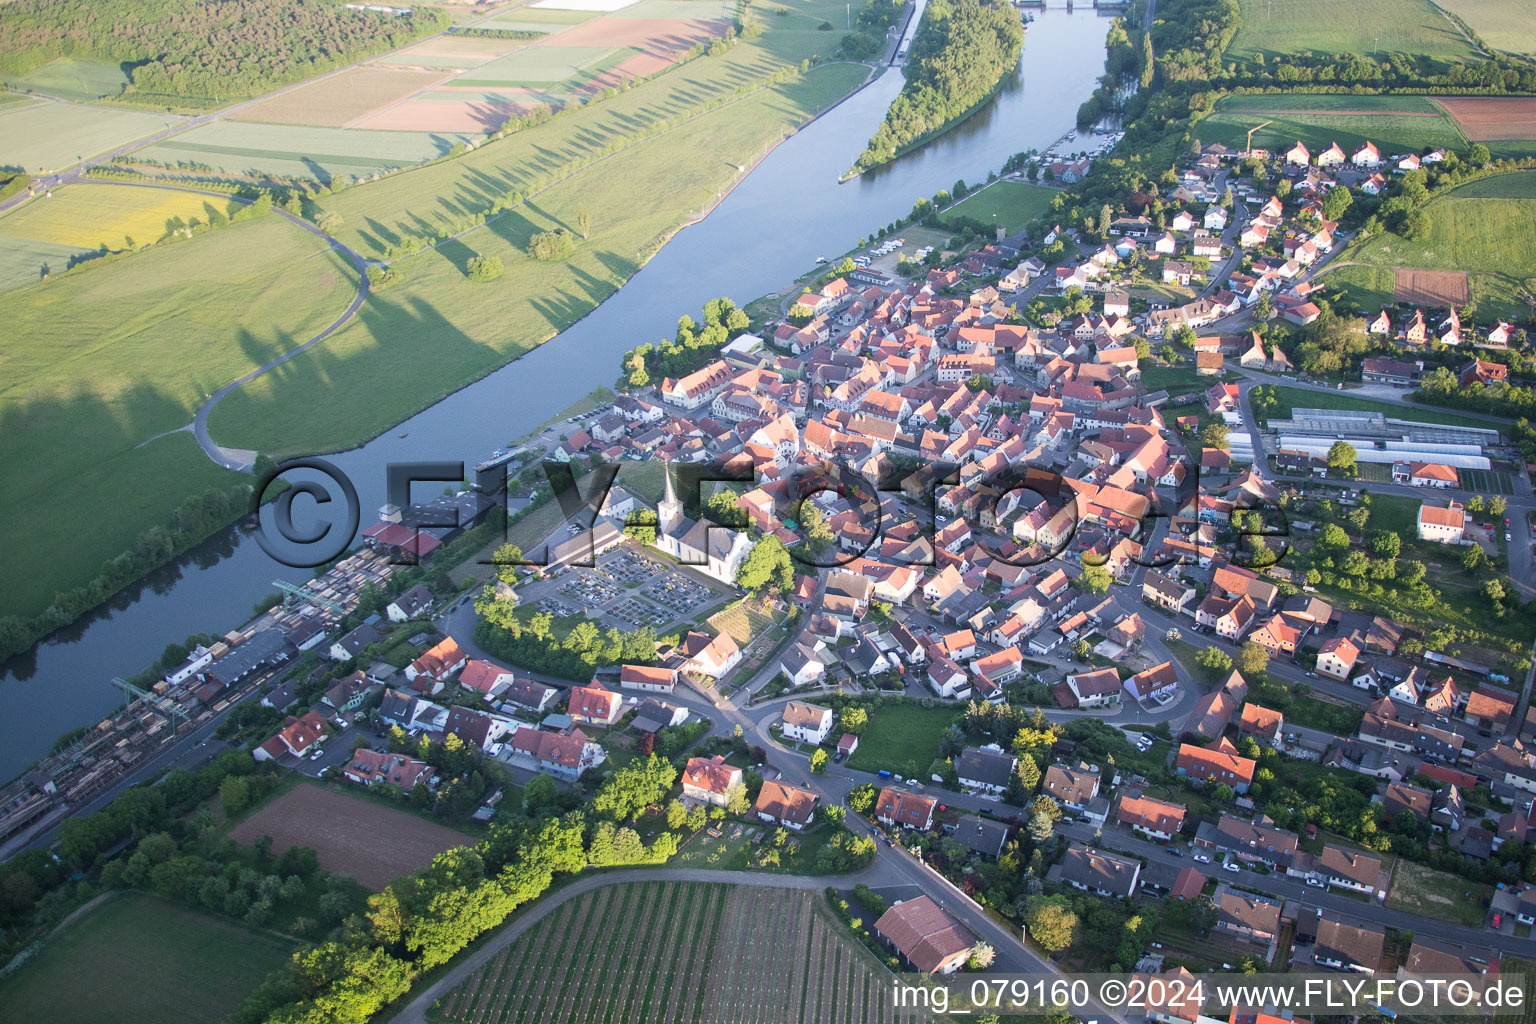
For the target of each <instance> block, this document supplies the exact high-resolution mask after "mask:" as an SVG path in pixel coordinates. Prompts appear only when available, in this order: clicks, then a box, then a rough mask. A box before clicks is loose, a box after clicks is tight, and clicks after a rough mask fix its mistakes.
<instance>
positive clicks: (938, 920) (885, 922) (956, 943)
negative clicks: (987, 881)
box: [875, 896, 976, 974]
mask: <svg viewBox="0 0 1536 1024" xmlns="http://www.w3.org/2000/svg"><path fill="white" fill-rule="evenodd" d="M875 934H876V935H878V936H879V937H880V939H881V940H882V941H883V942H885V943H886V944H887V945H889V946H890V947H891V948H892V949H894V950H895V951H896V952H897V953H898V954H899V955H900V956H901V959H902V960H903V961H905V962H906V963H907V964H908V965H910V966H911V967H912V968H913V969H914V970H917V971H921V972H922V973H923V974H953V973H954V972H955V971H958V970H959V969H960V968H961V967H962V966H964V965H965V962H966V960H967V959H969V958H970V955H971V950H972V949H973V948H974V947H975V945H976V939H975V937H974V936H973V935H971V933H970V932H968V931H967V930H966V929H965V927H964V926H963V925H961V924H960V922H958V921H956V920H955V919H954V918H953V917H951V916H949V914H948V913H947V912H946V911H945V910H944V908H942V907H940V906H939V905H938V904H937V903H935V902H934V900H933V898H932V897H930V896H919V897H917V898H916V899H911V900H902V901H901V902H899V903H897V904H896V905H895V906H893V907H891V908H890V909H889V910H887V911H886V912H885V913H884V914H881V915H880V918H879V919H878V920H877V921H875Z"/></svg>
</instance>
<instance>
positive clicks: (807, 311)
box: [785, 302, 816, 327]
mask: <svg viewBox="0 0 1536 1024" xmlns="http://www.w3.org/2000/svg"><path fill="white" fill-rule="evenodd" d="M785 319H787V320H788V321H789V322H790V323H791V324H793V325H794V326H796V327H804V326H805V325H806V324H808V323H810V322H811V321H812V320H814V319H816V311H815V310H814V309H812V308H811V307H810V306H806V305H802V304H801V303H799V302H797V303H795V304H794V305H793V306H790V307H789V312H788V313H786V314H785Z"/></svg>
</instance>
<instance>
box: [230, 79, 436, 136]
mask: <svg viewBox="0 0 1536 1024" xmlns="http://www.w3.org/2000/svg"><path fill="white" fill-rule="evenodd" d="M447 79H448V76H447V75H445V74H442V73H440V72H436V71H414V70H411V69H408V68H390V67H357V68H348V69H347V70H345V71H342V72H340V73H339V74H335V75H328V76H326V77H324V78H319V79H316V80H315V81H313V82H310V83H308V84H306V85H301V86H299V87H297V88H295V89H289V90H287V91H286V92H282V93H279V94H278V95H276V96H272V97H270V98H268V99H264V100H260V101H258V102H256V103H253V104H251V105H249V106H246V107H242V108H240V110H239V111H238V112H237V113H236V114H234V115H232V116H233V117H234V118H235V119H236V120H240V121H266V122H271V123H275V124H308V125H328V126H330V127H333V128H340V127H342V126H343V125H346V124H350V123H351V122H353V121H357V120H361V119H362V118H364V117H366V116H367V115H369V114H372V113H374V112H376V111H377V110H378V109H379V108H381V107H385V106H388V105H390V104H393V103H398V102H399V101H401V100H403V99H405V98H406V97H407V96H410V95H411V94H413V93H416V92H420V91H421V90H422V89H427V88H430V87H432V86H434V85H437V84H439V83H441V82H445V81H447Z"/></svg>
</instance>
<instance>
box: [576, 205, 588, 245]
mask: <svg viewBox="0 0 1536 1024" xmlns="http://www.w3.org/2000/svg"><path fill="white" fill-rule="evenodd" d="M576 230H577V231H578V232H579V233H580V234H581V237H582V239H583V240H585V239H586V238H587V237H588V236H590V235H591V234H592V214H591V213H590V212H588V210H587V208H586V206H585V205H582V206H578V207H576Z"/></svg>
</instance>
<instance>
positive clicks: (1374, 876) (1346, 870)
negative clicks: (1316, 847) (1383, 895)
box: [1316, 843, 1381, 896]
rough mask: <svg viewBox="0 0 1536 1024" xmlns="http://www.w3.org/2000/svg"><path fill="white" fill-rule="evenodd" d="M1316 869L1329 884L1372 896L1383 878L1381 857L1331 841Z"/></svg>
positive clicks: (1319, 857) (1325, 847) (1318, 859)
mask: <svg viewBox="0 0 1536 1024" xmlns="http://www.w3.org/2000/svg"><path fill="white" fill-rule="evenodd" d="M1316 870H1317V874H1318V876H1319V877H1321V878H1322V879H1323V881H1324V882H1326V883H1327V884H1328V885H1329V886H1338V887H1339V888H1341V889H1349V890H1350V891H1352V892H1359V893H1365V894H1366V895H1367V896H1372V895H1375V893H1376V885H1377V883H1378V882H1379V881H1380V880H1381V858H1380V857H1378V856H1376V855H1375V854H1374V853H1366V852H1365V851H1364V850H1356V849H1352V848H1348V847H1343V846H1335V845H1333V844H1332V843H1329V844H1327V845H1325V846H1324V847H1323V852H1322V853H1321V854H1320V855H1319V856H1318V858H1317V869H1316Z"/></svg>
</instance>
